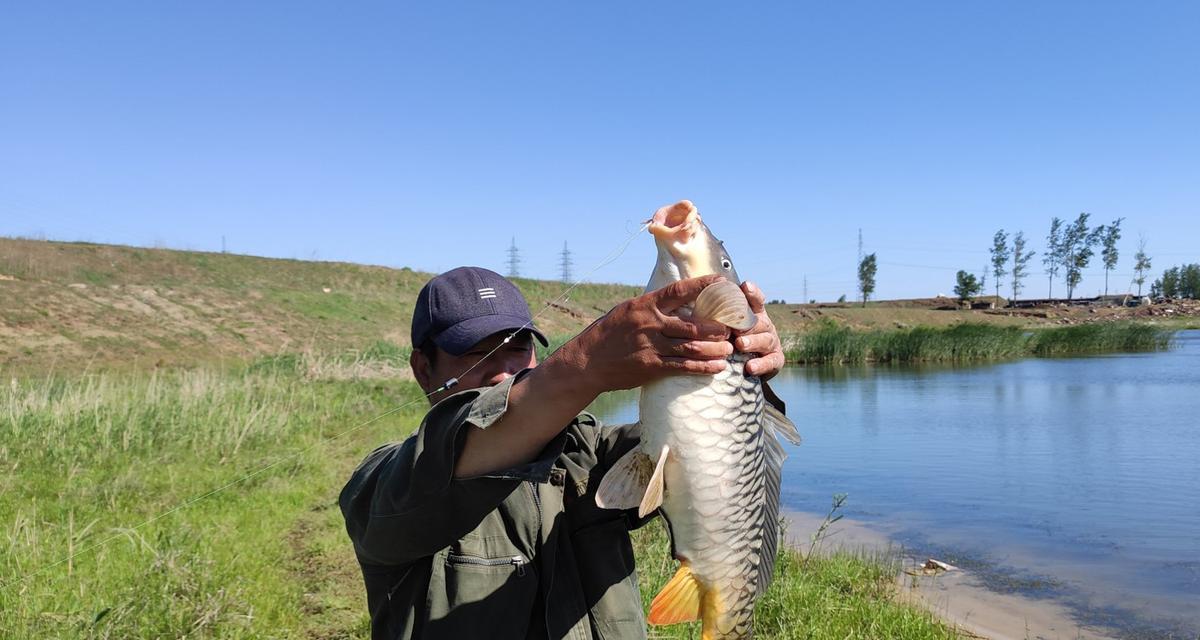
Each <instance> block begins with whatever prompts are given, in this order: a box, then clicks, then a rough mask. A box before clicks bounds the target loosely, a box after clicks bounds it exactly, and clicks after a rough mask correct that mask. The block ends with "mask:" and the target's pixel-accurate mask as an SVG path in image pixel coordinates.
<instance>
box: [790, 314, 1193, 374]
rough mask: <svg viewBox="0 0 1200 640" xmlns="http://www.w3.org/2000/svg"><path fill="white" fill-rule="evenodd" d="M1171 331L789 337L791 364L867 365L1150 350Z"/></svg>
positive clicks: (1127, 327) (988, 330) (821, 332)
mask: <svg viewBox="0 0 1200 640" xmlns="http://www.w3.org/2000/svg"><path fill="white" fill-rule="evenodd" d="M1172 335H1173V333H1172V332H1171V331H1168V330H1165V329H1161V328H1159V327H1157V326H1154V325H1147V324H1137V323H1110V324H1103V325H1101V324H1096V325H1079V326H1072V327H1054V328H1050V329H1039V330H1035V331H1028V330H1025V329H1022V328H1019V327H1001V326H996V325H990V324H978V323H962V324H958V325H954V326H951V327H946V328H934V327H914V328H911V329H897V330H874V331H857V330H854V329H850V328H848V327H844V326H841V325H838V324H837V323H835V322H832V321H825V322H823V323H821V324H820V325H819V326H818V327H817V328H816V329H814V330H812V331H809V332H806V333H802V334H798V335H795V336H789V337H787V338H786V339H785V340H784V343H785V344H788V345H791V346H789V347H788V348H787V349H786V350H785V355H786V357H787V359H788V361H789V362H800V363H807V364H863V363H867V362H879V363H912V362H971V361H987V360H1005V359H1012V358H1021V357H1027V356H1035V355H1038V356H1041V355H1047V356H1049V355H1055V356H1058V355H1071V354H1086V353H1098V352H1112V351H1152V350H1160V349H1165V348H1167V347H1168V346H1169V345H1170V341H1171V337H1172Z"/></svg>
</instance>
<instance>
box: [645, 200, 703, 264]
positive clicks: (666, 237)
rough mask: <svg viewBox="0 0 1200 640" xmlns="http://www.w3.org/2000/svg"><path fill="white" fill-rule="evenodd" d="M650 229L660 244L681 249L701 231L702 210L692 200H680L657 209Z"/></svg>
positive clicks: (651, 220)
mask: <svg viewBox="0 0 1200 640" xmlns="http://www.w3.org/2000/svg"><path fill="white" fill-rule="evenodd" d="M649 229H650V233H651V235H653V236H654V238H655V240H657V241H658V242H659V244H662V245H664V246H667V247H670V248H674V249H679V248H682V247H683V246H684V245H687V244H688V243H689V242H691V240H692V238H694V237H696V234H697V233H698V232H699V231H700V212H699V211H697V209H696V205H694V204H692V202H691V201H690V200H680V201H679V202H676V203H675V204H670V205H667V206H665V207H662V208H661V209H659V210H658V211H655V212H654V216H653V217H651V218H650V227H649ZM673 253H674V252H673Z"/></svg>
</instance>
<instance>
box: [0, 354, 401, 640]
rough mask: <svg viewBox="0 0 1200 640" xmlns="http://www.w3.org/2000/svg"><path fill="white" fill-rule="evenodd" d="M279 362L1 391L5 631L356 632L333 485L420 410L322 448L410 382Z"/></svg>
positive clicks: (360, 627)
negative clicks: (341, 375) (313, 371)
mask: <svg viewBox="0 0 1200 640" xmlns="http://www.w3.org/2000/svg"><path fill="white" fill-rule="evenodd" d="M285 361H287V359H286V358H281V359H277V360H276V361H275V363H274V364H275V366H257V367H245V368H240V369H238V370H234V371H215V370H195V371H175V372H169V373H157V374H146V375H122V376H113V375H91V376H85V377H81V378H76V379H71V380H63V379H55V378H41V379H25V380H16V381H15V382H10V383H8V384H5V385H4V387H3V389H0V407H3V411H4V413H3V415H0V443H2V444H0V584H2V585H3V586H0V630H3V633H0V635H3V636H4V637H28V638H52V637H114V638H155V637H182V636H185V635H186V636H189V637H298V636H303V635H306V634H307V633H308V632H311V631H314V630H317V629H320V628H324V627H335V628H337V629H338V630H340V631H341V632H345V633H350V634H355V635H361V633H362V632H364V631H365V630H366V622H365V618H364V615H363V613H364V605H363V601H362V598H361V594H360V593H359V590H360V589H361V586H360V579H359V577H358V575H357V566H356V565H355V564H354V559H353V555H352V553H351V551H350V549H349V547H348V544H347V542H346V540H345V534H344V532H343V529H342V525H341V516H340V513H338V511H337V508H336V496H337V491H338V490H339V489H340V487H341V484H342V483H343V482H344V481H345V478H346V477H348V474H349V471H350V469H351V468H352V466H353V464H354V463H355V462H357V460H359V459H361V457H362V455H364V454H365V452H366V451H368V450H369V449H370V448H372V447H373V446H375V445H376V444H378V443H380V442H384V441H387V440H395V439H399V438H401V437H402V436H403V435H404V434H406V433H407V432H408V431H410V430H411V428H412V425H413V424H414V423H415V421H416V420H417V418H418V417H419V415H420V414H421V413H422V412H423V410H424V403H423V401H419V402H418V403H417V404H416V405H414V406H413V407H411V408H410V409H408V410H406V411H403V412H400V413H398V414H395V415H392V416H389V417H387V418H385V419H383V420H380V421H379V422H377V423H375V424H372V425H369V426H368V427H367V428H364V429H361V430H359V431H356V432H354V433H352V434H348V435H347V436H346V437H344V438H341V439H338V440H327V438H329V437H330V436H332V435H333V434H335V433H338V432H340V431H342V430H345V429H349V428H351V427H353V426H355V425H356V424H360V423H361V422H363V421H364V420H366V419H367V418H369V417H372V416H375V415H378V414H380V413H383V412H384V411H386V410H387V409H390V408H393V407H396V406H398V405H401V404H403V403H405V402H407V401H410V400H414V399H419V398H420V396H419V394H418V392H417V390H416V388H415V385H413V384H412V383H411V382H392V381H383V380H362V379H359V380H337V379H333V380H331V379H322V378H319V377H317V378H314V377H312V376H311V375H307V374H306V375H298V374H297V373H296V368H294V367H293V368H288V367H285V366H278V365H279V363H280V362H285ZM298 361H300V360H297V359H293V362H298ZM276 462H278V464H277V466H275V467H273V468H272V469H271V470H269V471H268V472H266V473H262V474H260V475H256V476H254V477H253V478H250V479H249V480H247V481H246V482H243V483H240V484H237V485H236V486H233V487H230V488H229V489H227V490H225V491H223V492H221V493H218V494H216V495H213V496H211V497H209V498H207V499H204V500H202V501H198V502H195V503H194V504H190V505H188V502H187V501H188V499H189V498H190V497H192V496H196V495H199V494H203V493H204V492H206V491H209V490H212V489H214V488H217V487H221V486H223V485H225V484H226V483H229V482H232V481H234V480H237V479H239V478H242V477H244V476H245V475H246V474H248V473H251V472H253V471H255V470H257V469H261V468H263V467H264V466H266V465H268V464H271V463H276ZM181 505H183V508H181V509H180V510H179V511H176V512H174V513H171V514H170V515H168V516H166V517H163V518H161V519H158V520H153V521H151V522H149V523H148V524H144V526H140V527H139V526H138V525H139V524H142V523H146V522H147V521H148V520H150V519H152V518H153V517H154V516H156V515H157V514H161V513H164V512H166V511H168V510H170V509H172V508H174V507H178V506H181ZM110 539H111V540H110ZM103 541H107V543H106V544H103V546H100V547H98V548H96V549H94V550H92V551H90V552H87V553H83V554H81V555H80V556H78V557H77V558H75V559H74V560H72V561H70V562H65V563H62V562H60V561H61V560H62V559H63V558H66V557H68V556H69V555H70V554H72V553H74V552H77V551H80V550H84V549H87V548H88V547H89V546H90V545H93V544H97V543H100V542H103ZM330 552H334V553H333V554H332V555H330ZM13 581H16V582H15V583H12V582H13ZM10 583H12V584H10ZM314 613H319V615H316V616H314Z"/></svg>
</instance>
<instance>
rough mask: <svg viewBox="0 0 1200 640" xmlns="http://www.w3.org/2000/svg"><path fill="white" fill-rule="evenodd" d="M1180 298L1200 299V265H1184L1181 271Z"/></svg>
mask: <svg viewBox="0 0 1200 640" xmlns="http://www.w3.org/2000/svg"><path fill="white" fill-rule="evenodd" d="M1179 297H1181V298H1191V299H1192V300H1195V299H1197V298H1200V264H1189V265H1184V267H1183V268H1182V269H1180V271H1179Z"/></svg>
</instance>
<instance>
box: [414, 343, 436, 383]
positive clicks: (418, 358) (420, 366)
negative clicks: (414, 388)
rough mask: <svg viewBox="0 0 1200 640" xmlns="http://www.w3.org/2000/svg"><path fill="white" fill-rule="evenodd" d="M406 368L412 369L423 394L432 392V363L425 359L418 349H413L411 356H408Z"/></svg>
mask: <svg viewBox="0 0 1200 640" xmlns="http://www.w3.org/2000/svg"><path fill="white" fill-rule="evenodd" d="M408 366H409V368H410V369H412V372H413V377H414V378H416V379H417V384H419V385H421V390H422V391H424V392H425V393H429V392H430V391H433V389H434V385H433V363H432V362H430V361H429V358H426V357H425V354H424V353H421V350H420V349H417V348H415V347H414V348H413V350H412V355H410V356H408Z"/></svg>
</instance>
